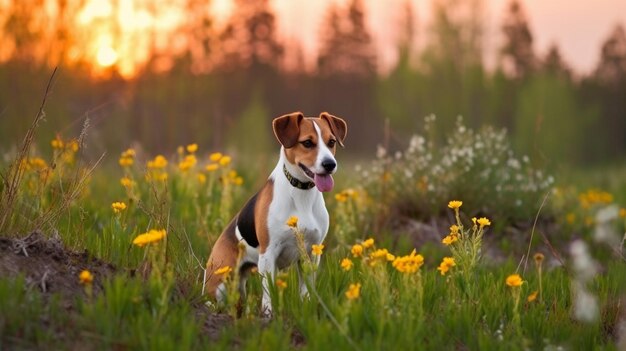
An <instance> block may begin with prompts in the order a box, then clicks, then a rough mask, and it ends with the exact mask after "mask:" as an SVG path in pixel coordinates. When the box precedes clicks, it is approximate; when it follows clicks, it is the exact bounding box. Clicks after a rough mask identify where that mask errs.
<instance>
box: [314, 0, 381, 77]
mask: <svg viewBox="0 0 626 351" xmlns="http://www.w3.org/2000/svg"><path fill="white" fill-rule="evenodd" d="M346 19H347V21H345V20H346ZM323 28H324V29H326V28H327V30H324V31H323V32H322V45H321V49H320V54H319V57H318V71H319V73H320V74H321V75H322V76H329V75H333V74H339V75H343V76H352V77H373V76H375V75H376V53H375V50H374V47H373V44H372V38H371V36H370V34H369V32H368V30H367V28H366V26H365V12H364V9H363V2H362V0H352V2H351V3H350V6H349V7H348V10H347V13H346V14H345V16H344V14H342V13H340V11H339V9H338V8H337V7H336V5H334V4H333V5H331V8H330V10H329V13H328V16H327V19H326V21H325V24H324V26H323Z"/></svg>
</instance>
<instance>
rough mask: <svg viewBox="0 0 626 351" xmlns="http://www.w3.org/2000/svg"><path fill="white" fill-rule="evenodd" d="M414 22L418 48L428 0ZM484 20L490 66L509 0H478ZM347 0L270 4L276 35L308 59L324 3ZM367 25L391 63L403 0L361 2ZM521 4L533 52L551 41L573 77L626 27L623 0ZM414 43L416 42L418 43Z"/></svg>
mask: <svg viewBox="0 0 626 351" xmlns="http://www.w3.org/2000/svg"><path fill="white" fill-rule="evenodd" d="M214 1H215V2H214V6H215V7H216V8H218V9H219V11H227V9H228V8H229V3H230V0H214ZM411 1H412V4H413V6H414V9H415V10H416V16H417V21H418V26H419V28H418V33H417V40H418V42H420V43H421V44H422V45H423V42H424V40H425V38H424V37H425V34H426V33H427V26H428V23H429V21H430V18H429V16H430V12H431V11H430V4H431V0H411ZM484 1H485V18H486V22H487V23H486V27H487V28H486V34H487V35H486V51H487V54H486V57H485V59H486V62H487V64H488V65H490V64H493V62H495V54H494V53H495V52H496V51H497V48H498V47H499V45H500V43H501V36H500V24H501V21H502V18H503V16H504V14H505V12H506V7H507V5H508V4H509V0H484ZM332 2H335V3H337V4H339V5H340V6H341V5H345V4H347V3H348V0H315V1H313V0H272V4H273V6H274V9H275V10H276V12H277V13H278V14H279V16H278V21H279V30H280V33H281V36H282V37H283V38H284V39H288V40H297V41H299V42H301V43H302V44H303V46H304V49H305V51H306V52H307V53H308V54H309V55H313V53H314V52H315V51H316V49H317V43H318V35H319V32H320V26H321V25H322V21H323V20H324V18H325V13H326V12H325V11H326V9H327V7H328V6H329V4H330V3H332ZM365 3H366V7H367V16H368V25H369V28H370V30H371V33H372V34H373V36H374V38H375V41H376V45H377V47H378V51H379V58H380V61H381V64H382V66H384V67H388V66H390V65H391V64H392V63H393V61H394V60H395V57H396V56H395V55H396V52H395V47H396V46H395V43H396V38H395V37H394V34H393V33H392V31H393V30H394V29H395V27H396V26H395V23H397V21H399V20H400V19H401V18H402V11H403V9H404V7H403V4H404V0H365ZM522 5H523V7H524V9H525V11H526V14H527V17H528V19H529V24H530V29H531V32H532V34H533V36H534V40H535V52H537V53H538V54H539V55H544V54H545V53H546V52H547V49H548V47H549V46H550V44H551V43H554V42H556V43H557V44H558V45H559V47H560V49H561V53H562V55H563V58H564V59H565V61H566V62H567V63H568V64H569V65H571V66H572V67H573V68H574V70H575V71H577V72H578V73H582V74H586V73H590V72H591V71H592V70H593V68H594V67H595V65H596V64H597V62H598V59H599V52H600V46H601V44H602V42H603V41H604V40H605V39H606V38H607V37H608V36H609V34H610V32H611V30H612V29H613V27H614V26H615V25H616V24H617V23H622V24H623V25H624V26H626V0H525V1H522ZM418 44H419V43H418Z"/></svg>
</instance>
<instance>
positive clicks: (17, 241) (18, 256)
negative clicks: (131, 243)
mask: <svg viewBox="0 0 626 351" xmlns="http://www.w3.org/2000/svg"><path fill="white" fill-rule="evenodd" d="M83 270H89V271H90V272H91V273H92V274H93V275H94V277H95V279H94V282H93V291H94V293H96V294H97V293H99V292H101V291H102V282H103V281H104V279H106V278H107V277H110V276H112V275H113V274H114V273H115V272H116V268H115V267H114V266H113V265H112V264H109V263H107V262H104V261H102V260H99V259H97V258H94V257H92V256H90V255H89V253H88V252H86V251H83V252H73V251H69V250H66V249H65V247H64V246H63V243H62V242H61V240H60V239H59V238H50V239H49V238H46V237H45V236H44V235H43V234H41V233H39V232H33V233H31V234H29V235H28V236H26V237H24V238H0V277H17V276H18V275H23V276H24V277H25V279H26V284H27V287H28V288H32V289H37V290H39V291H41V293H42V294H43V296H44V297H49V296H50V295H52V294H58V295H59V296H60V297H61V301H62V302H63V304H64V305H65V307H71V305H72V303H73V301H75V300H76V298H77V297H79V296H81V295H84V294H85V292H84V288H83V287H82V286H81V285H80V282H79V279H78V276H79V274H80V272H81V271H83Z"/></svg>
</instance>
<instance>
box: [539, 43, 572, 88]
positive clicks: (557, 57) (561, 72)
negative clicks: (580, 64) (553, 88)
mask: <svg viewBox="0 0 626 351" xmlns="http://www.w3.org/2000/svg"><path fill="white" fill-rule="evenodd" d="M542 70H543V71H544V72H546V73H548V74H550V75H553V76H556V77H559V78H562V79H565V80H570V79H571V77H572V70H571V68H570V67H569V66H568V65H567V63H566V62H565V61H564V60H563V57H562V55H561V50H560V49H559V47H558V46H557V45H556V44H555V43H553V44H552V45H550V47H549V48H548V53H547V54H546V56H545V58H544V59H543V62H542Z"/></svg>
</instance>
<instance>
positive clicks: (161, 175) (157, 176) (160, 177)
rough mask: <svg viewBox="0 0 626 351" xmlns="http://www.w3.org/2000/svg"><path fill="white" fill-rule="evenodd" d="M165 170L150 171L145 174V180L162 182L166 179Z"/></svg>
mask: <svg viewBox="0 0 626 351" xmlns="http://www.w3.org/2000/svg"><path fill="white" fill-rule="evenodd" d="M167 177H168V176H167V172H150V173H148V174H146V180H148V181H152V180H155V181H159V182H164V181H166V180H167Z"/></svg>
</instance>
